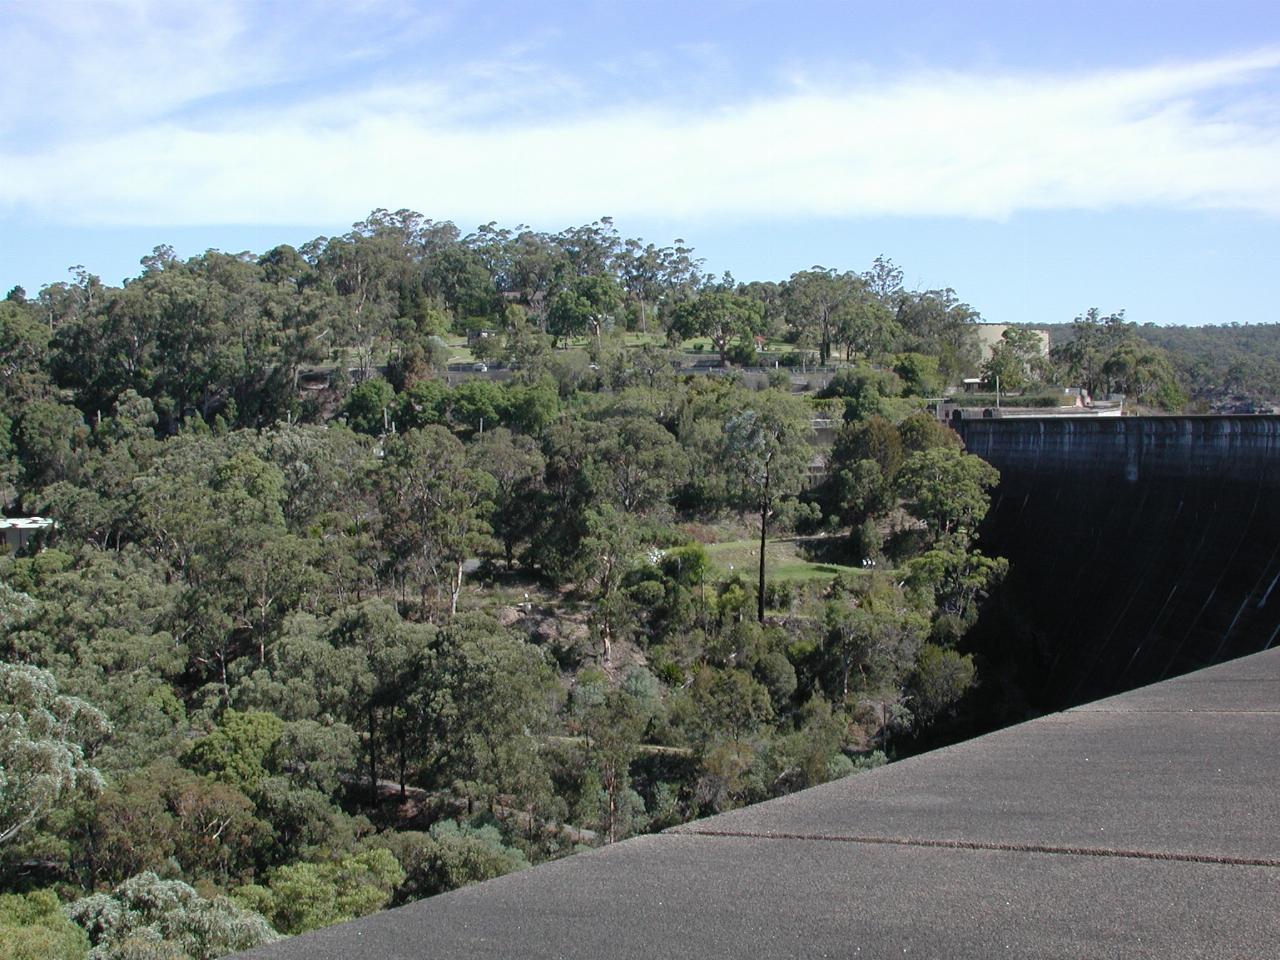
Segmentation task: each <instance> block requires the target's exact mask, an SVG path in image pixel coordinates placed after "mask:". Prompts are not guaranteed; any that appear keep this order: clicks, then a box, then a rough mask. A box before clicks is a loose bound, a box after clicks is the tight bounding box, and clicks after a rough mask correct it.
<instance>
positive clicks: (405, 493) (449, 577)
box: [375, 426, 494, 616]
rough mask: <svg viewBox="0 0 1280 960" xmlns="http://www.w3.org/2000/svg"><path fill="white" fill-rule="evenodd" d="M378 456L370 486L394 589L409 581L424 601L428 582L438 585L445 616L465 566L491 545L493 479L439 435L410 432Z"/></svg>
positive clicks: (429, 430) (440, 430) (457, 444)
mask: <svg viewBox="0 0 1280 960" xmlns="http://www.w3.org/2000/svg"><path fill="white" fill-rule="evenodd" d="M385 449H386V452H385V456H384V459H383V463H382V466H381V468H380V469H379V471H378V474H377V477H376V480H375V484H376V487H377V491H378V502H379V505H380V508H381V512H382V531H381V538H382V542H383V545H384V546H385V548H386V549H387V551H388V552H389V554H390V562H391V566H392V569H393V570H394V571H395V572H396V575H397V578H398V579H399V580H400V582H401V584H402V585H403V584H405V583H406V582H407V580H408V578H409V577H415V578H416V579H417V580H418V583H419V586H420V588H421V590H422V592H423V594H424V595H425V591H426V586H427V583H428V581H430V580H435V581H437V582H441V581H443V583H444V585H445V586H446V589H447V591H448V595H449V616H453V614H454V613H456V612H457V609H458V596H459V594H460V593H461V592H462V578H463V570H464V565H465V563H466V561H467V560H468V559H470V558H471V557H474V556H477V555H478V554H481V553H483V552H485V551H486V550H488V549H489V547H490V544H491V543H492V539H491V537H490V534H491V532H492V528H491V527H490V525H489V522H488V520H487V517H488V515H489V513H490V512H491V510H492V502H493V495H494V484H493V479H492V478H491V477H490V476H489V475H488V474H487V473H485V472H484V471H483V470H480V469H478V468H477V467H475V466H474V465H473V464H472V463H471V461H469V459H468V457H467V453H466V449H465V448H464V447H463V445H462V443H461V441H459V440H458V439H457V438H456V437H455V436H453V434H451V433H450V432H449V431H448V430H446V429H445V428H444V427H440V426H427V427H423V428H422V429H420V430H410V431H409V432H408V433H404V434H400V435H398V436H395V437H392V438H390V439H389V440H388V441H387V444H386V448H385Z"/></svg>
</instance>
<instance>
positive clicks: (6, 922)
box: [0, 890, 89, 960]
mask: <svg viewBox="0 0 1280 960" xmlns="http://www.w3.org/2000/svg"><path fill="white" fill-rule="evenodd" d="M88 954H89V938H88V937H87V936H86V935H85V932H84V930H82V929H81V928H80V927H78V926H76V925H75V924H74V923H72V922H71V918H70V917H68V916H67V914H66V911H64V910H63V909H62V905H61V904H60V903H59V902H58V898H57V896H56V895H55V894H54V892H53V891H52V890H37V891H35V892H34V893H28V894H25V895H16V894H9V893H6V894H0V960H85V958H86V957H87V956H88Z"/></svg>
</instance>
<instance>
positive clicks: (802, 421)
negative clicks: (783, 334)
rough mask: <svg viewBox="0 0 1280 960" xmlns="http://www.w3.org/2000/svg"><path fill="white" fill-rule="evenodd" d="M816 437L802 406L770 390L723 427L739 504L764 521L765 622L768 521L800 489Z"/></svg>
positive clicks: (759, 601)
mask: <svg viewBox="0 0 1280 960" xmlns="http://www.w3.org/2000/svg"><path fill="white" fill-rule="evenodd" d="M812 433H813V428H812V426H811V425H810V417H809V412H808V410H807V409H806V408H805V406H804V404H803V403H802V402H801V401H799V400H796V399H795V398H794V397H790V396H788V395H786V394H782V393H777V392H775V391H767V392H764V393H761V394H758V395H757V396H756V397H753V398H752V404H751V406H749V407H747V408H746V409H744V410H742V411H741V412H740V413H737V414H735V415H734V416H732V417H731V418H730V419H729V420H728V422H726V423H725V426H724V448H723V449H724V455H725V461H726V463H728V464H729V466H730V473H731V477H732V483H733V487H734V492H735V497H734V499H735V500H736V501H737V503H738V505H739V506H741V507H742V508H744V509H751V510H753V511H755V512H757V513H758V514H759V517H760V570H759V581H758V584H757V588H758V589H757V596H756V616H757V618H758V619H759V620H760V622H761V623H763V622H764V580H765V544H766V541H767V539H768V535H769V518H770V517H771V516H772V515H773V513H774V510H775V507H776V505H777V504H778V502H779V501H780V500H781V499H782V498H784V497H786V496H789V495H792V494H795V493H797V492H798V491H799V490H800V487H801V485H802V483H803V480H804V476H805V470H806V468H807V467H808V464H809V459H810V456H811V453H812V449H811V446H810V443H809V440H810V437H811V435H812Z"/></svg>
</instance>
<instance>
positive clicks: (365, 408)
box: [343, 377, 396, 437]
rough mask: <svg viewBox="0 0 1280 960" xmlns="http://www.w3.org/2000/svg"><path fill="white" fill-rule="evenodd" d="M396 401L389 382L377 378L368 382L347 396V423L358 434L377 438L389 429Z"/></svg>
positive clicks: (345, 409) (345, 408) (393, 390)
mask: <svg viewBox="0 0 1280 960" xmlns="http://www.w3.org/2000/svg"><path fill="white" fill-rule="evenodd" d="M395 399H396V392H395V389H394V388H393V387H392V386H391V384H389V383H387V381H385V380H382V379H380V378H377V377H375V378H374V379H372V380H366V381H364V382H363V383H361V384H360V385H359V386H357V387H356V388H355V389H354V390H352V391H351V393H350V394H348V395H347V402H346V405H345V406H344V407H343V410H344V412H345V413H346V415H347V423H348V424H349V425H350V427H351V429H352V430H355V431H357V432H358V433H368V434H372V435H373V436H375V437H376V436H378V435H380V434H381V433H383V432H384V431H385V430H386V429H387V427H388V425H389V418H390V417H391V415H392V413H393V407H394V404H395Z"/></svg>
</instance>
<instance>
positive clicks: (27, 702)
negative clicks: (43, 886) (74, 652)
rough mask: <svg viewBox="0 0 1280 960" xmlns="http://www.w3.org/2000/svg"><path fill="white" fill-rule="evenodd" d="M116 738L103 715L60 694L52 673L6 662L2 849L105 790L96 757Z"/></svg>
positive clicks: (0, 702) (2, 680) (0, 666)
mask: <svg viewBox="0 0 1280 960" xmlns="http://www.w3.org/2000/svg"><path fill="white" fill-rule="evenodd" d="M110 733H111V727H110V724H109V723H108V722H107V719H106V717H104V716H103V715H102V713H101V711H99V710H98V709H97V707H95V706H93V705H92V704H90V703H88V702H87V701H84V700H81V699H79V698H77V697H69V696H66V695H65V694H62V693H60V692H59V691H58V684H57V681H56V680H55V679H54V677H53V674H51V673H49V672H48V671H47V670H41V669H39V668H38V667H33V666H28V665H25V664H14V663H6V662H4V661H0V771H3V777H0V844H3V843H6V842H7V841H10V840H12V839H13V838H14V837H16V836H18V834H20V833H22V832H23V831H24V830H28V829H31V828H32V827H34V826H35V825H36V824H37V823H39V821H40V820H41V818H43V817H45V816H46V815H47V814H49V813H50V811H52V810H53V809H54V808H55V807H56V806H57V805H58V804H60V803H63V802H65V801H67V800H68V799H69V798H70V797H71V796H72V795H73V794H75V793H77V792H88V793H90V794H93V793H96V792H98V791H100V790H101V789H102V788H103V786H104V785H105V782H104V780H103V777H102V774H101V773H99V772H98V770H97V768H96V767H95V766H94V765H93V762H92V761H93V752H94V750H95V748H96V747H97V746H98V745H99V744H100V743H101V742H102V741H103V740H104V739H105V738H106V737H107V736H108V735H109V734H110Z"/></svg>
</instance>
